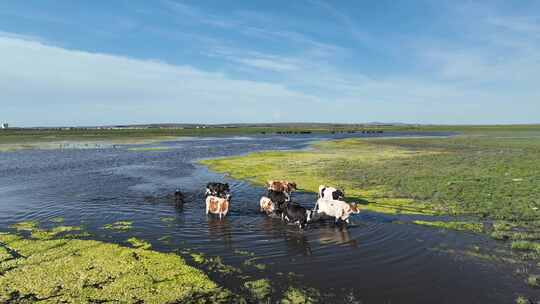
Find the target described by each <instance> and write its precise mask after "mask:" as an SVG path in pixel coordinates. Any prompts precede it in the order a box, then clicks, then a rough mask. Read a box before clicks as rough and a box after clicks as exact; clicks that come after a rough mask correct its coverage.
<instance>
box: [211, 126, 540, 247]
mask: <svg viewBox="0 0 540 304" xmlns="http://www.w3.org/2000/svg"><path fill="white" fill-rule="evenodd" d="M428 129H429V128H428ZM437 129H440V130H443V129H444V128H434V129H433V128H432V129H431V130H437ZM455 129H456V130H459V131H460V132H463V134H462V135H459V136H453V137H448V138H372V139H345V140H337V141H327V142H319V143H315V144H313V145H312V146H311V149H308V150H304V151H280V152H257V153H251V154H248V155H244V156H235V157H227V158H220V159H212V160H203V161H201V163H203V164H205V165H207V166H209V167H210V168H211V169H213V170H215V171H218V172H222V173H228V174H229V175H231V176H232V177H234V178H237V179H243V180H248V181H250V182H252V183H254V184H257V185H263V184H264V183H265V182H266V181H267V180H269V179H288V180H294V181H296V182H297V184H298V185H299V186H300V188H302V190H304V191H311V192H317V190H318V186H319V185H320V184H325V185H332V186H338V187H342V188H344V190H345V194H346V196H347V197H346V199H347V200H348V201H357V202H359V203H360V206H361V208H362V209H364V210H371V211H376V212H384V213H409V214H430V215H468V216H475V217H477V218H482V219H491V220H496V221H504V222H511V223H513V224H515V225H516V227H515V228H512V229H511V231H512V233H508V232H503V231H504V230H502V229H495V230H494V231H493V232H492V236H493V237H495V238H501V239H504V238H506V237H508V238H510V239H527V240H533V239H537V238H539V237H540V221H538V220H537V219H538V218H539V216H540V180H539V179H538V178H537V172H540V128H539V127H538V126H508V127H488V126H484V127H478V128H476V127H461V128H457V127H456V128H455ZM524 228H526V229H524ZM475 229H476V227H475ZM509 231H510V230H509Z"/></svg>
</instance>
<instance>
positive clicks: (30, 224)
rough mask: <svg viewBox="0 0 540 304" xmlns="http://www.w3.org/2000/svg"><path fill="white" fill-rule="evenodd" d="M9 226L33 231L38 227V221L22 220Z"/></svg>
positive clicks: (18, 229) (19, 229)
mask: <svg viewBox="0 0 540 304" xmlns="http://www.w3.org/2000/svg"><path fill="white" fill-rule="evenodd" d="M9 227H11V228H14V229H17V231H33V230H36V229H38V227H39V222H38V221H24V222H19V223H15V224H13V225H11V226H9Z"/></svg>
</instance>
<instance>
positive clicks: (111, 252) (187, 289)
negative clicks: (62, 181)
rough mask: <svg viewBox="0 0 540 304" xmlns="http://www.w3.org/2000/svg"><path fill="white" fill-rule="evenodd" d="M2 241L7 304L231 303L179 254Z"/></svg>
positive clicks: (1, 281)
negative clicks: (50, 303) (45, 303)
mask: <svg viewBox="0 0 540 304" xmlns="http://www.w3.org/2000/svg"><path fill="white" fill-rule="evenodd" d="M0 242H1V243H2V244H3V246H5V248H4V247H0V272H2V276H0V302H2V303H4V302H17V303H19V302H26V301H29V302H35V301H42V300H46V299H54V300H53V301H54V302H65V303H89V302H121V303H133V302H145V303H171V302H182V303H184V302H189V301H191V299H193V298H211V299H217V300H216V303H228V302H229V300H230V297H229V296H228V295H230V292H229V291H226V290H223V289H222V288H220V287H219V286H218V285H217V284H216V283H214V282H213V281H211V280H210V279H209V278H208V276H206V275H205V274H204V273H203V272H201V271H200V270H197V269H195V268H193V267H191V266H188V265H187V264H186V263H185V261H184V260H183V259H182V258H181V257H180V256H177V255H175V254H167V253H160V252H156V251H152V250H144V249H137V248H127V247H121V246H118V245H115V244H108V243H103V242H99V241H92V240H79V239H69V240H68V239H54V240H53V239H47V240H42V239H25V238H23V237H21V236H17V235H14V234H0ZM6 248H9V249H10V252H12V253H13V252H14V253H16V254H17V255H16V256H13V255H12V254H11V253H10V252H8V251H7V250H6ZM228 298H229V300H228ZM218 300H219V301H218Z"/></svg>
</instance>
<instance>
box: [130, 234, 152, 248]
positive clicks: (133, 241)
mask: <svg viewBox="0 0 540 304" xmlns="http://www.w3.org/2000/svg"><path fill="white" fill-rule="evenodd" d="M127 242H128V243H130V244H131V246H133V247H135V248H141V249H150V248H152V245H151V244H150V243H148V242H146V241H143V240H141V239H138V238H136V237H130V238H129V239H127Z"/></svg>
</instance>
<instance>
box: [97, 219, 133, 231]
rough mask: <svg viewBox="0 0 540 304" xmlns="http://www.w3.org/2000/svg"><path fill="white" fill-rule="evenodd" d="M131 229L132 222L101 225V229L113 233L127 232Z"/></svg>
mask: <svg viewBox="0 0 540 304" xmlns="http://www.w3.org/2000/svg"><path fill="white" fill-rule="evenodd" d="M132 228H133V222H132V221H117V222H114V223H112V224H105V225H103V229H107V230H114V231H128V230H130V229H132Z"/></svg>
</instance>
